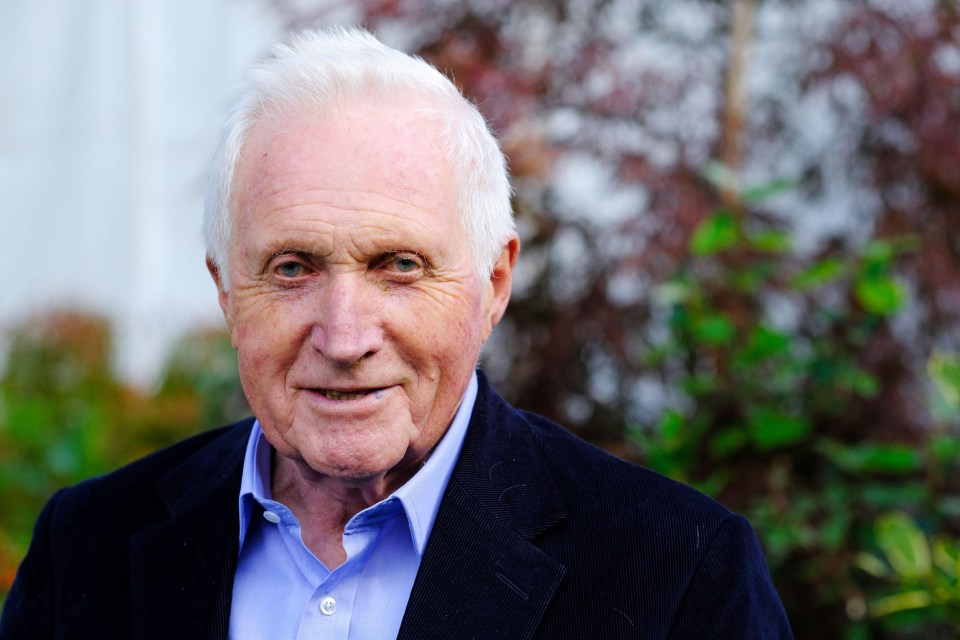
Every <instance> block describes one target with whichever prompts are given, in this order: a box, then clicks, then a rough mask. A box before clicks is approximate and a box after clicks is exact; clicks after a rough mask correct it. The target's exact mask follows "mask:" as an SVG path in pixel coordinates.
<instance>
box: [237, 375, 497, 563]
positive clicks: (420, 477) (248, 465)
mask: <svg viewBox="0 0 960 640" xmlns="http://www.w3.org/2000/svg"><path fill="white" fill-rule="evenodd" d="M477 388H478V385H477V374H476V372H474V373H473V375H472V376H471V377H470V383H469V384H468V385H467V390H466V392H465V393H464V395H463V399H462V400H461V401H460V407H459V408H458V409H457V413H456V414H455V415H454V417H453V421H452V422H451V423H450V426H449V428H448V429H447V432H446V433H445V434H444V436H443V438H441V439H440V442H439V443H438V444H437V446H436V447H435V448H434V450H433V453H432V454H430V457H429V458H427V462H426V463H425V464H424V465H423V467H421V468H420V470H419V471H417V472H416V473H415V474H414V475H413V477H412V478H410V479H409V480H408V481H407V482H406V483H405V484H404V485H403V486H401V487H400V488H399V489H397V490H396V491H394V492H393V493H392V494H391V495H390V496H388V497H387V498H385V499H384V500H383V501H381V502H379V503H377V505H372V506H370V507H368V508H367V509H364V510H363V511H361V512H360V513H358V514H357V515H356V516H354V518H360V517H362V516H363V515H364V514H366V513H367V512H369V511H371V510H375V509H376V508H377V506H378V505H381V504H383V503H384V502H387V501H388V500H399V501H400V503H401V504H402V505H403V509H404V512H405V514H406V516H407V523H408V524H409V527H410V537H411V539H412V540H413V544H414V547H415V548H416V550H417V554H418V555H420V556H422V555H423V550H424V549H425V548H426V545H427V539H428V538H429V537H430V531H431V530H432V529H433V523H434V520H436V517H437V511H438V510H439V508H440V501H441V500H442V498H443V494H444V492H445V491H446V488H447V483H448V482H449V480H450V476H451V474H452V473H453V467H454V466H455V465H456V462H457V458H459V457H460V448H461V447H462V446H463V440H464V438H465V437H466V434H467V425H468V424H469V423H470V416H471V414H472V413H473V405H474V403H475V402H476V399H477ZM272 454H273V447H272V446H271V445H270V443H269V442H267V439H266V437H265V436H264V435H263V429H261V428H260V421H259V420H255V421H254V423H253V428H252V429H251V430H250V438H249V439H248V440H247V450H246V453H245V454H244V458H243V473H242V476H241V479H240V496H239V500H240V548H243V542H244V539H245V538H246V534H247V529H248V528H249V525H250V520H251V518H252V517H253V514H254V510H255V503H257V502H259V503H262V502H263V501H265V500H272V499H273V495H272V494H271V491H270V471H271V464H272V462H271V461H272V457H273V456H272Z"/></svg>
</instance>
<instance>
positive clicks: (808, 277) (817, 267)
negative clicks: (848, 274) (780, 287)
mask: <svg viewBox="0 0 960 640" xmlns="http://www.w3.org/2000/svg"><path fill="white" fill-rule="evenodd" d="M845 271H846V266H845V265H844V263H843V261H842V260H840V259H839V258H825V259H823V260H819V261H817V262H815V263H814V264H812V265H810V266H809V267H807V268H806V269H805V270H804V271H802V272H800V273H799V274H797V275H796V276H794V278H793V280H792V281H791V282H792V284H793V286H794V287H795V288H797V289H800V290H802V291H806V290H809V289H815V288H817V287H820V286H823V285H825V284H827V283H830V282H833V281H834V280H836V279H837V278H839V277H841V276H842V275H843V274H844V272H845Z"/></svg>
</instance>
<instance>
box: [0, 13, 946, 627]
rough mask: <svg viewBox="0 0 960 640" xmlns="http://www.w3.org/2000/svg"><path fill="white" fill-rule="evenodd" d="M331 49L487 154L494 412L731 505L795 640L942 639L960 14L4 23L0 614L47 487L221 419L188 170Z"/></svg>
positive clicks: (142, 16) (136, 16)
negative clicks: (368, 62) (510, 186)
mask: <svg viewBox="0 0 960 640" xmlns="http://www.w3.org/2000/svg"><path fill="white" fill-rule="evenodd" d="M330 24H363V25H365V26H367V27H368V28H370V29H371V30H373V31H374V32H375V33H377V34H378V35H379V36H380V37H381V38H382V39H383V40H384V41H386V42H387V43H389V44H392V45H394V46H397V47H400V48H403V49H405V50H408V51H411V52H417V53H419V54H420V55H422V56H423V57H425V58H426V59H428V60H429V61H431V62H433V63H434V64H436V65H437V66H438V67H440V68H441V69H443V70H444V71H445V72H447V73H448V74H449V75H450V76H451V77H452V78H453V79H454V80H455V81H456V82H457V83H458V85H460V86H461V87H462V89H463V91H464V92H465V93H466V94H467V95H468V96H469V97H470V98H471V99H472V100H474V101H475V102H476V103H477V104H478V105H479V106H480V108H481V110H482V111H483V113H484V114H485V115H486V117H487V118H488V119H489V121H490V123H491V125H492V127H493V128H494V130H495V131H496V132H497V134H498V136H499V137H500V139H501V140H502V142H503V146H504V150H505V152H506V153H507V155H508V157H509V160H510V166H511V170H512V173H513V178H514V187H515V202H514V204H515V210H516V212H517V217H518V225H519V228H520V231H521V236H522V239H523V243H524V247H523V251H522V255H521V260H520V265H519V267H518V269H519V273H518V280H517V282H516V289H515V293H514V297H513V301H512V303H511V307H510V309H509V311H508V315H507V317H506V319H505V320H504V322H503V323H502V325H501V326H500V327H499V328H498V330H497V332H496V333H495V334H494V337H493V339H492V340H491V342H490V343H489V344H488V346H487V347H486V349H485V354H484V362H483V366H484V368H485V369H486V370H487V371H488V373H489V374H490V375H491V377H492V378H493V380H494V381H495V383H496V384H497V386H498V387H499V389H500V390H501V391H502V392H503V393H504V395H506V396H507V397H508V398H509V399H510V400H512V401H513V402H515V403H516V404H518V405H519V406H521V407H523V408H526V409H531V410H534V411H537V412H540V413H542V414H544V415H547V416H549V417H551V418H554V419H556V420H558V421H560V422H561V423H563V424H565V425H567V426H569V427H570V428H571V429H573V430H574V431H576V432H577V433H579V434H580V435H582V436H583V437H585V438H587V439H589V440H590V441H592V442H594V443H596V444H598V445H599V446H602V447H604V448H606V449H607V450H609V451H611V452H613V453H615V454H616V455H619V456H621V457H624V458H627V459H629V460H632V461H634V462H638V463H641V464H644V465H647V466H649V467H652V468H654V469H655V470H657V471H660V472H662V473H665V474H667V475H669V476H671V477H674V478H677V479H680V480H683V481H685V482H688V483H690V484H693V485H694V486H696V487H698V488H700V489H701V490H703V491H705V492H707V493H709V494H711V495H714V496H716V497H718V498H719V499H720V500H722V501H723V502H724V503H726V504H727V505H729V506H730V507H731V508H733V509H735V510H736V511H739V512H741V513H743V514H745V515H746V516H747V517H748V518H749V519H750V520H751V522H752V523H753V525H754V527H755V528H756V529H757V533H758V535H759V537H760V539H761V542H762V543H763V545H764V548H765V550H766V553H767V558H768V560H769V562H770V566H771V572H772V574H773V577H774V581H775V583H776V584H777V587H778V589H779V591H780V593H781V596H782V598H783V600H784V603H785V605H786V607H787V610H788V613H789V614H790V618H791V622H792V624H793V626H794V629H795V633H796V636H797V637H798V638H801V639H803V638H817V639H818V640H820V639H822V638H839V639H847V640H857V639H872V638H925V639H926V638H933V639H936V638H956V637H960V580H958V574H960V439H958V432H960V333H958V316H960V233H958V231H960V3H958V2H957V1H956V0H669V1H667V0H521V1H518V0H353V1H347V0H343V1H337V0H210V1H208V2H204V3H196V2H188V1H186V0H165V1H163V2H161V1H160V0H137V1H136V2H118V1H111V0H90V1H88V2H84V3H79V2H70V1H69V0H33V2H30V3H4V4H3V5H2V6H0V51H2V54H3V55H2V56H0V77H2V78H3V79H4V81H3V83H0V113H2V117H0V271H2V273H3V274H5V277H4V278H3V283H2V284H0V362H2V364H0V505H2V507H3V508H2V509H0V594H2V593H4V592H5V591H6V590H7V589H8V588H9V585H10V584H11V582H12V580H13V577H14V574H15V571H16V566H17V564H18V563H19V561H20V559H21V558H22V555H23V553H24V552H25V550H26V547H27V545H28V543H29V539H30V535H31V527H32V524H33V521H34V519H35V518H36V515H37V513H38V512H39V509H40V507H41V506H42V504H43V502H44V501H45V500H46V499H47V498H48V497H49V495H50V494H51V493H52V492H53V491H55V490H56V489H57V488H58V487H61V486H64V485H67V484H70V483H73V482H76V481H79V480H81V479H83V478H85V477H89V476H91V475H95V474H99V473H103V472H105V471H108V470H110V469H112V468H115V467H116V466H118V465H120V464H122V463H124V462H126V461H129V460H131V459H133V458H135V457H138V456H140V455H143V454H144V453H146V452H149V451H151V450H153V449H155V448H157V447H160V446H162V445H164V444H166V443H168V442H171V441H173V440H176V439H179V438H181V437H184V436H186V435H188V434H190V433H193V432H196V431H199V430H201V429H205V428H210V427H213V426H217V425H219V424H222V423H224V422H226V421H228V420H231V419H233V418H235V417H239V416H242V415H244V413H245V411H246V407H245V403H244V400H243V396H242V393H241V392H240V391H239V384H238V382H237V376H236V360H235V357H234V354H233V352H232V350H231V348H230V344H229V340H228V339H227V338H226V337H225V335H224V334H223V330H222V320H221V319H220V314H219V309H218V307H217V305H216V295H215V290H214V287H213V285H212V283H211V282H210V280H209V277H208V276H207V274H206V272H205V269H204V266H203V247H202V243H201V241H200V233H199V219H200V212H201V202H202V192H203V183H204V179H205V171H206V163H207V159H208V157H209V156H210V154H211V153H212V151H213V147H214V145H215V141H216V137H217V132H218V131H217V130H218V127H219V124H220V122H221V120H222V119H223V117H224V115H225V109H226V105H227V104H228V102H229V99H230V96H231V93H232V87H233V86H234V82H235V80H236V78H237V76H238V75H239V73H240V71H241V70H242V69H243V68H244V67H245V66H246V65H247V64H249V63H250V62H252V61H254V60H256V59H257V58H259V57H261V56H262V55H263V54H264V53H265V51H266V48H267V47H268V45H269V43H270V42H272V41H274V40H276V39H278V38H279V39H282V38H284V37H285V34H287V33H288V32H290V31H291V30H296V29H300V28H305V27H314V26H324V25H330ZM0 598H2V595H0Z"/></svg>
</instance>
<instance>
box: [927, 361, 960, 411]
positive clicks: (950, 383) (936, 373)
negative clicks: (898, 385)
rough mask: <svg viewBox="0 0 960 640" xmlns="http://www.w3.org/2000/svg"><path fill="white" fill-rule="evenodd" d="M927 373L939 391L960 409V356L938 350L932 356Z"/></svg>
mask: <svg viewBox="0 0 960 640" xmlns="http://www.w3.org/2000/svg"><path fill="white" fill-rule="evenodd" d="M927 373H928V375H929V376H930V379H931V380H932V381H933V384H934V386H935V387H936V389H937V392H938V393H939V394H940V395H941V396H942V397H943V399H944V400H945V401H946V402H947V403H948V404H949V405H950V406H951V407H954V408H955V409H960V357H957V355H956V354H953V353H943V352H937V353H934V354H933V355H932V356H930V360H929V362H928V363H927Z"/></svg>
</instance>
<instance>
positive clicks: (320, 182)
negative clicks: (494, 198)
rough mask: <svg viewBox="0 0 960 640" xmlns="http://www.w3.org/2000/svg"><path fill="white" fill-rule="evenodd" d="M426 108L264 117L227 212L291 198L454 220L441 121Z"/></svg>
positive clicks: (371, 107)
mask: <svg viewBox="0 0 960 640" xmlns="http://www.w3.org/2000/svg"><path fill="white" fill-rule="evenodd" d="M428 108H429V105H428V104H426V103H424V102H422V101H416V100H405V101H401V102H375V101H360V100H356V101H352V102H349V103H341V104H337V105H333V106H331V107H329V108H327V109H326V110H325V111H324V112H319V111H309V110H303V111H299V112H296V113H293V114H286V115H282V116H281V115H272V116H267V117H264V118H262V119H261V120H259V121H258V122H257V123H255V124H254V125H253V127H252V128H251V130H250V132H249V135H248V137H247V140H246V142H245V144H244V147H243V151H242V153H241V157H240V161H239V164H238V167H237V172H236V176H235V181H234V185H235V188H234V190H233V198H232V202H231V204H232V205H233V206H232V207H231V209H233V211H234V214H235V215H237V214H240V215H241V216H242V214H243V213H244V211H246V210H249V209H250V207H251V206H253V205H255V204H256V203H258V202H261V201H263V200H264V199H270V198H276V197H277V196H281V195H284V194H286V195H287V196H292V195H294V194H297V195H298V196H303V197H306V198H307V199H309V198H310V197H312V196H316V197H319V198H321V199H323V198H324V197H328V196H329V197H333V198H336V199H340V200H342V201H344V204H345V205H346V206H347V207H352V203H351V202H350V200H351V199H358V198H359V199H361V200H364V201H368V200H377V199H379V200H383V201H384V204H385V206H389V201H391V200H393V201H396V206H398V207H401V208H413V209H420V210H424V211H430V210H443V211H444V212H445V213H446V214H448V215H449V216H455V215H456V202H457V188H456V186H457V185H456V180H455V177H454V172H453V170H452V167H451V166H450V163H449V160H448V157H447V154H446V151H445V147H444V142H443V140H442V138H441V131H442V124H441V121H440V119H439V118H438V117H435V116H433V115H432V114H431V113H430V112H429V111H427V109H428ZM310 194H312V196H311V195H310ZM235 222H239V221H235Z"/></svg>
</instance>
